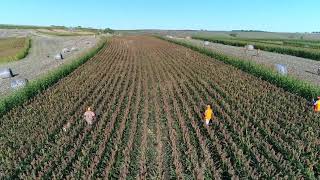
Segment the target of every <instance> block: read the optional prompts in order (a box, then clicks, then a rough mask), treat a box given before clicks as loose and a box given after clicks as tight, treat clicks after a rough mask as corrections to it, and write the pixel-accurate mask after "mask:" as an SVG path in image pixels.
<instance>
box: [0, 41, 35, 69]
mask: <svg viewBox="0 0 320 180" xmlns="http://www.w3.org/2000/svg"><path fill="white" fill-rule="evenodd" d="M30 43H31V40H30V39H29V38H4V39H0V63H2V62H8V61H14V60H18V59H21V58H24V57H25V56H26V55H27V54H28V51H29V48H30V46H31V45H30Z"/></svg>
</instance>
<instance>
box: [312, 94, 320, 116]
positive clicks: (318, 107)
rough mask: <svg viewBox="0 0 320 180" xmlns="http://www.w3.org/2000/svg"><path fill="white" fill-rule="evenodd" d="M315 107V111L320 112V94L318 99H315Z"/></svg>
mask: <svg viewBox="0 0 320 180" xmlns="http://www.w3.org/2000/svg"><path fill="white" fill-rule="evenodd" d="M313 108H314V111H315V112H320V96H318V100H317V101H314V103H313Z"/></svg>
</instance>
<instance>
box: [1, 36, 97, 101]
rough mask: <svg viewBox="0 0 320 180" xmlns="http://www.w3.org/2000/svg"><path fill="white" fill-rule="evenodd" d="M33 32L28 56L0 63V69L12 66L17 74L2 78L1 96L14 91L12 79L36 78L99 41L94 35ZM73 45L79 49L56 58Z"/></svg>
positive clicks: (68, 60)
mask: <svg viewBox="0 0 320 180" xmlns="http://www.w3.org/2000/svg"><path fill="white" fill-rule="evenodd" d="M31 34H32V44H31V46H32V47H31V49H30V52H29V54H28V56H27V57H26V58H24V59H21V60H19V61H14V62H10V63H4V64H0V69H1V68H11V69H12V71H13V74H15V76H14V77H13V78H10V79H0V85H1V86H0V97H1V96H5V95H8V94H10V92H12V91H13V90H12V89H11V87H10V82H11V80H13V79H21V78H26V79H28V80H33V79H36V78H38V77H40V76H41V75H43V74H46V73H47V72H48V71H50V70H52V69H55V68H57V67H58V66H60V65H61V64H64V63H67V62H70V60H72V59H73V58H74V57H77V56H78V55H80V54H81V53H82V52H84V51H86V50H88V49H89V48H90V47H93V46H94V45H95V44H96V43H97V41H98V38H94V37H93V36H80V37H75V36H72V37H58V36H48V35H41V34H37V33H35V32H31ZM72 47H76V48H78V51H73V52H70V53H66V54H65V55H64V57H65V59H63V60H55V59H54V56H55V55H56V54H58V53H59V52H61V51H62V49H63V48H69V49H71V48H72Z"/></svg>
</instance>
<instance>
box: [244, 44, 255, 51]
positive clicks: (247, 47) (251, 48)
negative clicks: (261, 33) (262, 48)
mask: <svg viewBox="0 0 320 180" xmlns="http://www.w3.org/2000/svg"><path fill="white" fill-rule="evenodd" d="M245 48H246V49H247V50H249V51H253V50H254V45H252V44H249V45H246V46H245Z"/></svg>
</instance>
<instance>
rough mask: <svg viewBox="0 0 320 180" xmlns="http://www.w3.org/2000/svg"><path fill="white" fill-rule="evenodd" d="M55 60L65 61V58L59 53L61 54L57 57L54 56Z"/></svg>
mask: <svg viewBox="0 0 320 180" xmlns="http://www.w3.org/2000/svg"><path fill="white" fill-rule="evenodd" d="M54 59H55V60H62V59H63V56H62V54H61V53H59V54H57V55H55V56H54Z"/></svg>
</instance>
